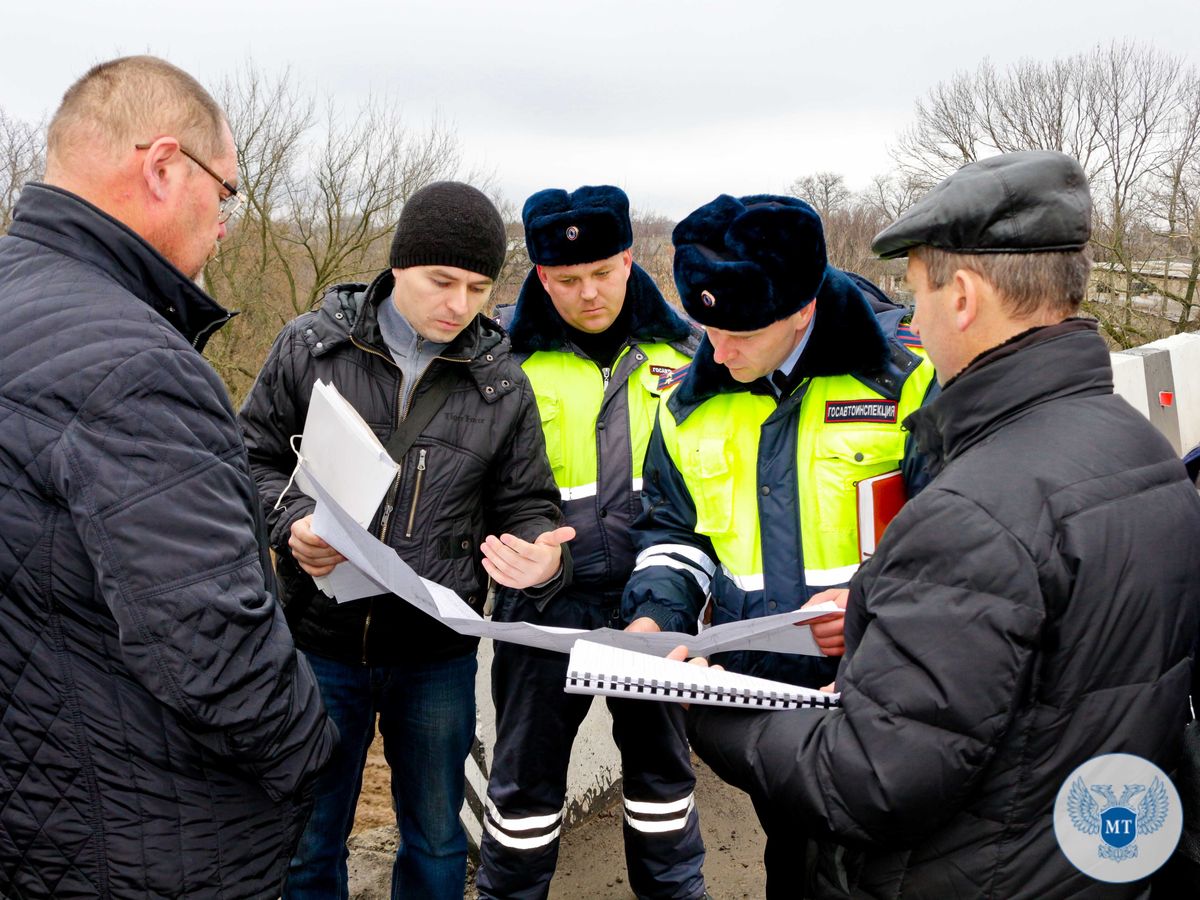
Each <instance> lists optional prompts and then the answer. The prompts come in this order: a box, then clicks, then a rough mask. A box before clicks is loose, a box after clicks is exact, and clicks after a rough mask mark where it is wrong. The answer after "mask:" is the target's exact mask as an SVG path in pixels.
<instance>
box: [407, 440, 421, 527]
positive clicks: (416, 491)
mask: <svg viewBox="0 0 1200 900" xmlns="http://www.w3.org/2000/svg"><path fill="white" fill-rule="evenodd" d="M424 477H425V449H424V448H421V455H420V456H419V457H418V458H417V483H416V486H415V487H414V488H413V499H412V508H411V509H410V510H409V511H408V528H407V529H406V530H405V532H404V536H405V537H406V538H410V537H412V531H413V520H414V519H416V517H417V501H418V500H419V499H421V479H422V478H424Z"/></svg>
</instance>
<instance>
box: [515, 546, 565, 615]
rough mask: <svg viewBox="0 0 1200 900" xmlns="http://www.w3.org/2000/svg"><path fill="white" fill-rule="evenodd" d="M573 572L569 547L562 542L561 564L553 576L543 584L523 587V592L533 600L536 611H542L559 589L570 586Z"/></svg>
mask: <svg viewBox="0 0 1200 900" xmlns="http://www.w3.org/2000/svg"><path fill="white" fill-rule="evenodd" d="M574 574H575V563H574V561H573V560H572V558H571V548H570V547H568V546H567V545H566V544H563V545H562V565H560V566H559V567H558V571H557V572H556V573H555V574H554V577H553V578H551V579H550V580H549V581H547V582H545V583H543V584H535V585H534V586H533V587H528V588H525V590H524V594H525V596H526V597H528V598H529V599H530V600H532V601H533V605H534V606H536V607H537V611H538V612H544V611H545V609H546V606H547V605H548V604H549V603H550V601H551V600H553V599H554V598H555V597H556V596H557V595H558V593H559V592H560V591H563V590H565V589H566V588H569V587H570V586H571V583H572V581H573V580H574Z"/></svg>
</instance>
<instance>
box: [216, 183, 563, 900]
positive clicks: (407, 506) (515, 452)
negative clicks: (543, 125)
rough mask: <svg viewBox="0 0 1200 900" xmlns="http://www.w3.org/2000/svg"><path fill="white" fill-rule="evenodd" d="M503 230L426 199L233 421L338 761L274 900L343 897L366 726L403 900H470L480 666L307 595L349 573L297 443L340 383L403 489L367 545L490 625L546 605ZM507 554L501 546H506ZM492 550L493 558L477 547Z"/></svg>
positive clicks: (287, 346) (428, 628) (410, 610)
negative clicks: (381, 546) (320, 396)
mask: <svg viewBox="0 0 1200 900" xmlns="http://www.w3.org/2000/svg"><path fill="white" fill-rule="evenodd" d="M505 249H506V240H505V235H504V225H503V223H502V221H501V219H500V215H499V213H498V212H497V211H496V208H495V207H494V206H493V205H492V203H491V201H489V200H488V199H487V197H485V196H484V195H483V194H482V193H480V192H479V191H478V190H476V189H475V188H473V187H470V186H469V185H466V184H460V183H457V182H439V183H436V184H432V185H429V186H428V187H426V188H424V189H422V190H420V191H418V192H417V193H416V194H414V195H413V196H412V198H411V199H410V200H409V201H408V203H407V204H406V205H405V207H404V210H403V212H402V213H401V216H400V222H399V225H398V226H397V228H396V235H395V239H394V240H393V242H392V248H391V255H390V262H391V268H389V269H387V270H385V271H383V272H381V273H380V274H379V275H378V276H377V277H376V278H375V280H374V281H373V282H372V283H371V284H370V285H365V284H339V285H335V286H333V287H331V288H329V289H328V291H327V292H326V294H325V298H324V301H323V302H322V304H321V307H320V309H318V310H316V311H314V312H310V313H306V314H305V315H303V316H300V317H299V318H298V319H296V320H294V321H293V322H291V323H289V324H288V325H287V326H286V327H285V328H284V329H283V332H282V333H281V334H280V335H279V338H278V339H277V340H276V341H275V345H274V347H272V349H271V353H270V356H269V357H268V358H267V361H266V364H265V365H264V366H263V369H262V372H261V373H260V374H259V377H258V380H257V381H256V382H255V384H254V387H253V388H252V389H251V391H250V395H249V396H248V397H247V398H246V402H245V405H244V406H243V407H242V410H241V413H240V414H239V419H240V422H241V425H242V429H243V431H244V433H245V438H246V447H247V450H248V451H249V455H250V467H251V470H252V471H253V472H254V475H255V478H256V480H257V482H258V489H259V494H260V496H261V499H262V504H263V508H264V510H265V512H266V514H267V517H268V524H269V526H270V529H271V535H270V536H271V544H272V546H273V547H274V549H275V552H276V566H277V569H278V574H279V581H280V593H281V597H282V600H283V604H284V608H285V610H286V612H287V618H288V623H289V624H290V625H291V628H292V633H293V634H294V636H295V639H296V644H297V646H298V647H299V648H300V649H301V650H302V651H303V652H304V654H305V656H307V658H308V660H309V662H310V664H311V665H312V668H313V671H314V672H315V673H316V676H317V680H318V682H319V684H320V687H321V694H322V698H323V699H324V701H325V705H326V708H327V709H328V711H329V714H330V717H331V718H332V719H333V720H334V722H335V723H336V724H337V727H338V731H339V732H340V735H341V742H340V744H339V746H338V749H337V751H336V753H335V755H334V758H333V760H332V762H331V763H330V765H329V767H328V768H327V769H326V770H325V772H324V773H323V775H322V777H321V778H320V780H319V781H318V783H317V785H316V787H315V806H314V810H313V814H312V818H311V819H310V820H309V823H308V827H307V830H306V831H305V833H304V836H303V838H302V839H301V842H300V847H299V850H298V851H297V855H296V857H295V859H293V860H292V863H291V867H290V870H289V873H288V876H287V880H286V883H285V884H284V886H283V896H284V897H286V898H329V897H345V896H346V895H347V873H346V856H347V851H346V844H345V842H346V838H347V837H348V836H349V834H350V829H351V825H352V824H353V818H354V808H355V803H356V801H357V799H358V791H359V787H360V785H361V782H362V771H363V765H364V763H365V761H366V755H367V748H368V747H369V746H370V744H371V741H372V739H373V738H374V735H375V717H376V715H378V717H379V731H380V733H381V734H382V736H383V741H384V753H385V755H386V756H387V760H388V763H389V765H390V766H391V769H392V796H393V799H394V801H395V809H396V823H397V825H398V827H399V829H400V846H399V849H398V850H397V852H396V862H395V865H394V867H393V874H392V895H393V896H396V897H401V896H402V897H420V898H422V900H426V898H435V900H436V898H444V900H448V898H453V900H458V898H461V897H462V892H463V883H464V880H465V876H466V858H467V843H466V837H465V835H464V833H463V831H462V827H461V825H460V824H459V821H458V812H459V809H460V807H461V806H462V802H463V794H464V785H463V779H464V770H463V763H464V761H465V759H466V756H467V753H468V751H469V749H470V746H471V739H472V737H473V735H474V731H475V669H476V662H475V648H476V643H477V640H476V639H475V638H468V637H463V636H461V635H458V634H456V633H454V632H453V631H451V630H450V629H448V628H446V627H445V626H443V625H442V624H441V623H439V622H438V621H436V620H435V619H433V618H432V617H430V616H427V615H426V614H425V613H423V612H421V611H420V610H418V609H417V608H416V607H414V606H411V605H410V604H408V603H406V602H405V601H404V600H403V599H401V598H400V597H396V596H391V595H384V596H378V597H370V598H364V599H360V600H354V601H351V602H347V603H337V602H335V601H334V600H333V599H332V598H330V597H328V596H326V595H325V594H324V593H322V592H321V591H320V590H318V589H317V587H316V585H315V584H314V582H313V578H314V577H320V576H322V575H326V574H328V573H329V572H331V571H332V570H333V569H334V567H335V566H337V565H338V564H339V563H341V562H342V561H343V557H342V556H341V555H340V554H339V553H338V552H337V550H336V549H334V548H332V547H330V546H329V545H327V544H326V543H325V542H324V541H322V540H321V539H320V538H318V537H317V536H316V535H314V534H313V533H312V529H311V527H310V522H311V518H312V513H313V509H314V506H315V503H314V501H313V500H312V499H310V498H309V497H307V496H305V495H304V494H302V493H300V492H299V491H298V490H297V489H295V488H294V487H291V486H290V485H289V481H288V479H289V475H290V473H291V471H292V469H293V467H294V464H295V455H294V454H293V452H292V449H291V446H290V444H289V440H290V438H291V436H292V435H295V434H298V433H300V432H301V431H303V427H304V420H305V417H306V416H307V413H308V403H309V398H310V396H311V392H312V388H313V384H314V382H316V381H317V380H318V379H320V380H322V381H324V382H326V383H332V384H333V385H334V386H336V387H337V389H338V391H339V392H340V393H341V394H342V395H343V396H344V397H345V398H346V399H347V400H349V402H350V403H351V404H353V405H354V407H355V408H356V409H357V410H358V412H359V413H360V414H361V415H362V417H363V419H364V420H365V421H366V422H367V423H368V424H369V425H370V426H371V427H372V429H373V430H374V431H375V432H376V434H377V435H378V436H379V438H380V440H381V441H383V442H384V444H385V446H387V448H388V451H389V452H390V453H392V454H393V456H394V457H395V458H396V461H397V462H398V463H400V470H399V472H398V474H397V476H396V479H395V481H394V482H393V484H392V485H391V487H390V488H389V489H388V492H387V495H386V497H385V499H384V501H383V504H382V505H381V507H380V509H379V511H378V512H377V513H376V515H375V519H374V521H373V522H372V523H371V530H372V531H373V532H374V533H375V534H376V535H377V536H378V537H379V538H380V540H382V541H384V542H385V543H387V544H388V545H390V546H391V547H393V548H395V550H396V552H397V553H399V554H400V555H401V556H402V557H403V558H404V559H405V560H406V561H407V562H408V563H409V564H410V565H412V566H413V567H414V568H415V569H416V570H417V572H418V573H420V574H421V575H422V576H424V577H426V578H430V579H432V580H434V581H438V582H440V583H442V584H445V585H447V586H449V587H451V588H453V589H454V590H455V591H457V592H458V594H459V595H461V596H462V597H463V598H464V599H465V600H466V601H467V602H468V603H469V604H470V605H471V606H472V607H473V608H475V609H476V610H482V608H483V603H484V599H485V597H486V594H487V585H488V577H489V576H491V577H492V578H493V579H495V581H496V582H497V583H498V584H501V585H504V586H506V587H508V588H510V589H512V590H514V591H516V592H518V593H520V592H521V591H523V590H524V589H532V590H531V593H533V594H534V595H535V596H541V595H549V594H550V593H552V592H553V591H555V590H557V589H558V588H559V587H560V586H561V583H562V581H563V578H564V576H563V572H564V566H563V560H564V552H565V551H564V549H563V548H562V547H561V544H562V542H563V541H565V540H569V539H570V538H571V537H572V536H573V533H574V532H573V531H572V530H571V529H570V528H558V527H557V526H558V525H559V523H560V522H561V515H560V512H559V506H558V490H557V488H556V486H555V484H554V478H553V476H552V474H551V472H550V468H549V465H548V464H547V461H546V451H545V443H544V440H543V438H542V432H541V428H540V426H539V422H538V412H537V406H536V404H535V402H534V397H533V391H532V390H531V388H530V385H529V382H528V380H527V379H526V377H525V375H524V373H523V372H522V371H521V367H520V366H519V365H518V364H517V363H516V361H515V360H514V359H513V358H512V356H511V355H510V353H509V350H508V343H507V342H506V341H505V340H504V335H503V332H502V331H501V330H500V329H499V328H498V327H497V326H496V325H495V324H494V323H492V322H491V321H490V320H489V319H487V318H486V317H484V316H482V315H480V314H479V312H480V309H481V308H482V307H483V305H484V304H485V303H486V302H487V299H488V297H489V295H490V294H491V290H492V284H493V280H494V279H495V277H496V276H497V275H498V274H499V272H500V268H501V266H502V264H503V262H504V254H505ZM497 535H499V537H497ZM485 536H486V538H485Z"/></svg>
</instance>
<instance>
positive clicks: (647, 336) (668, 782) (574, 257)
mask: <svg viewBox="0 0 1200 900" xmlns="http://www.w3.org/2000/svg"><path fill="white" fill-rule="evenodd" d="M522 218H523V220H524V224H525V240H526V244H527V246H528V249H529V257H530V260H531V261H532V262H533V263H534V264H535V268H534V269H533V271H531V272H530V273H529V276H528V278H526V280H525V284H524V285H523V287H522V289H521V294H520V297H519V298H518V300H517V304H516V307H515V309H514V310H509V311H502V315H501V319H500V321H501V323H502V324H504V325H505V326H506V327H507V328H508V330H509V334H510V336H511V339H512V343H513V351H514V353H516V354H517V356H518V357H519V358H522V359H523V362H522V366H523V368H524V370H525V373H526V374H527V375H528V377H529V381H530V383H531V384H532V386H533V391H534V395H535V396H536V398H537V404H538V411H539V413H540V414H541V419H542V430H543V433H544V434H545V437H546V450H547V454H548V456H549V458H550V465H551V468H552V470H553V472H554V478H555V481H556V483H557V485H558V487H559V490H560V491H561V492H562V507H563V513H564V516H565V517H566V520H567V521H568V522H569V523H570V524H571V525H573V526H574V527H575V531H576V535H577V536H576V538H575V540H574V541H573V543H572V545H571V551H572V552H571V558H572V562H573V565H574V571H573V574H572V584H571V585H570V587H568V588H567V589H566V590H564V591H563V592H561V593H560V594H558V595H557V596H555V597H553V598H552V599H549V600H547V599H545V598H542V599H538V600H533V599H531V598H529V597H528V596H525V595H523V594H521V593H520V592H502V593H501V595H500V597H499V598H498V602H497V606H496V611H495V614H494V617H495V618H496V620H498V621H515V620H521V621H528V622H535V623H537V624H540V625H551V626H566V627H572V628H589V629H590V628H598V627H603V626H608V627H614V628H621V627H624V625H625V623H624V622H622V620H621V618H620V608H621V592H622V590H623V588H624V586H625V583H626V581H627V580H628V578H629V574H630V572H631V571H632V569H633V565H634V548H633V543H632V540H631V538H630V530H631V526H632V523H633V520H634V519H635V518H636V517H637V515H638V514H639V513H640V512H641V509H642V503H641V490H642V479H643V472H642V466H643V459H644V457H645V453H646V446H647V444H648V442H649V440H650V434H651V432H652V430H653V428H654V422H655V419H656V417H657V414H658V406H659V395H660V388H659V382H660V381H666V380H669V376H670V374H671V373H673V372H674V371H675V370H677V369H679V368H680V367H682V366H684V365H685V364H686V363H687V362H688V361H689V360H690V358H691V355H692V353H693V352H694V351H695V349H696V346H697V344H698V341H699V332H698V329H696V328H695V327H694V326H692V325H690V324H689V323H687V322H686V321H685V320H684V319H683V318H682V317H681V316H679V315H678V314H677V313H676V312H675V311H674V310H673V309H672V308H671V306H670V305H669V304H668V303H667V302H666V300H665V299H663V296H662V294H661V293H660V292H659V290H658V288H657V287H656V286H655V285H654V282H653V281H652V280H651V279H650V277H649V276H648V275H647V274H646V273H645V272H644V271H643V270H642V269H640V268H639V267H638V266H636V265H635V264H634V263H633V257H632V254H631V251H630V246H631V244H632V241H633V232H632V226H631V223H630V219H629V200H628V198H627V197H626V196H625V193H624V192H623V191H621V190H620V189H619V188H615V187H609V186H599V187H581V188H579V189H578V190H576V191H574V192H572V193H568V192H566V191H562V190H545V191H539V192H538V193H536V194H534V195H533V196H532V197H530V198H529V200H528V201H527V202H526V204H525V207H524V210H523V213H522ZM642 627H645V626H642ZM566 672H567V658H566V656H564V655H563V654H561V653H550V652H547V651H540V650H534V649H531V648H527V647H521V646H518V645H516V644H504V643H497V644H496V646H495V661H494V663H493V667H492V695H493V699H494V701H495V705H496V743H495V755H494V760H493V764H492V771H491V775H490V778H489V782H488V792H487V802H486V804H485V814H484V826H485V830H484V837H483V842H482V846H481V867H480V871H479V876H478V881H477V883H478V886H479V893H480V896H481V897H485V898H492V897H496V898H499V897H504V898H534V897H545V896H546V894H547V891H548V888H549V883H550V879H551V877H552V875H553V874H554V866H555V861H556V859H557V856H558V837H559V832H560V829H561V826H562V815H563V803H564V797H565V793H566V778H567V766H568V763H569V760H570V754H571V746H572V743H573V742H574V739H575V735H576V732H577V731H578V729H579V725H580V723H581V722H582V720H583V718H584V716H585V715H586V714H587V711H588V709H589V707H590V705H591V698H590V697H583V696H579V695H571V694H566V693H564V692H563V684H564V683H565V681H566ZM608 706H609V710H610V711H611V713H612V718H613V737H614V738H615V739H616V742H617V745H618V747H619V749H620V751H621V766H622V776H623V778H622V793H623V794H624V801H625V803H624V805H625V810H624V812H625V814H624V822H623V828H624V836H625V849H626V853H625V856H626V864H627V866H628V869H629V883H630V887H631V888H632V889H633V891H634V893H635V894H636V895H637V896H638V897H673V898H700V897H703V896H705V890H704V878H703V875H702V874H701V870H700V869H701V863H702V862H703V859H704V846H703V842H702V840H701V837H700V829H699V820H698V817H697V814H696V811H695V808H694V807H695V804H694V800H693V796H692V794H693V788H694V785H695V775H694V773H693V771H692V766H691V758H690V754H689V751H688V747H687V740H686V736H685V734H684V725H683V716H682V714H681V710H680V709H679V708H678V707H676V706H674V705H672V704H658V703H646V702H643V701H638V700H625V701H619V700H610V701H609V703H608Z"/></svg>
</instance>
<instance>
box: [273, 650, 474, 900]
mask: <svg viewBox="0 0 1200 900" xmlns="http://www.w3.org/2000/svg"><path fill="white" fill-rule="evenodd" d="M305 655H306V656H307V657H308V661H309V664H310V665H311V666H312V670H313V674H314V675H316V676H317V683H318V684H319V685H320V687H321V699H322V700H323V701H324V703H325V709H326V711H327V712H328V713H329V716H330V718H332V719H333V721H334V724H336V725H337V727H338V733H339V735H340V740H339V743H338V747H337V750H336V751H335V752H334V755H333V759H331V760H330V762H329V765H328V766H326V768H325V769H324V770H322V772H321V774H320V775H319V776H318V777H317V782H316V785H315V786H314V788H313V800H314V804H313V812H312V816H311V817H310V818H309V820H308V825H307V827H306V828H305V830H304V836H303V837H302V838H301V840H300V846H299V847H298V848H297V849H296V855H295V857H294V858H293V859H292V862H291V866H290V868H289V870H288V875H287V881H286V883H285V885H284V888H283V898H284V900H310V898H312V900H317V898H319V900H338V898H342V900H345V898H346V897H348V896H349V894H348V875H347V869H346V858H347V850H346V838H347V837H349V836H350V829H351V826H352V824H353V822H354V809H355V805H356V803H357V801H358V792H359V789H360V788H361V787H362V775H363V766H364V764H365V763H366V760H367V750H368V748H369V747H370V746H371V741H372V740H373V739H374V737H375V719H376V717H377V716H378V718H379V732H380V734H382V735H383V752H384V755H385V756H386V757H387V761H388V765H389V766H390V767H391V770H392V802H393V805H394V807H395V810H396V825H397V827H398V828H399V829H400V845H399V847H398V848H397V850H396V859H395V862H394V863H393V866H392V893H391V896H392V897H393V898H394V900H399V898H420V900H458V898H460V897H462V893H463V883H464V882H465V881H466V875H467V836H466V834H465V833H464V832H463V829H462V825H461V823H460V822H459V817H458V815H459V810H460V808H461V807H462V803H463V793H464V784H463V783H464V778H465V775H464V769H463V764H464V762H465V760H466V757H467V753H468V752H469V751H470V749H471V739H472V737H473V736H474V734H475V669H476V661H475V654H474V653H469V654H467V655H465V656H456V657H454V658H452V659H446V660H438V661H436V662H428V663H413V664H411V665H406V666H374V667H367V666H356V665H347V664H346V663H340V662H337V661H335V660H331V659H325V658H324V657H320V656H317V655H315V654H312V653H308V654H305Z"/></svg>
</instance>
